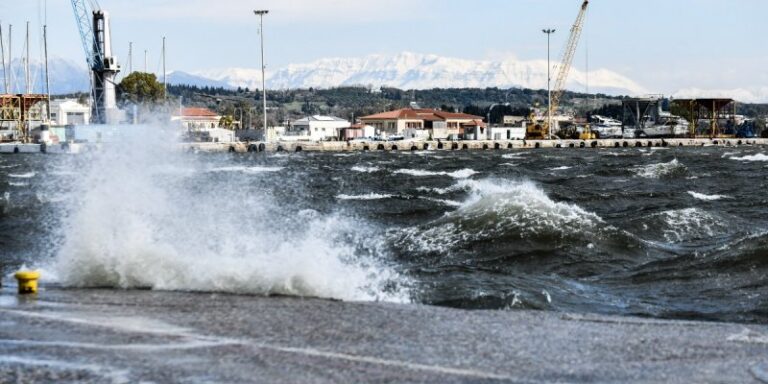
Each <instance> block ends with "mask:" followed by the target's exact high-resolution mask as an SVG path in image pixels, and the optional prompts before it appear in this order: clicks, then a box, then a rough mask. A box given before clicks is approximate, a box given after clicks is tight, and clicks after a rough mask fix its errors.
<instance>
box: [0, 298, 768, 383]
mask: <svg viewBox="0 0 768 384" xmlns="http://www.w3.org/2000/svg"><path fill="white" fill-rule="evenodd" d="M13 289H14V287H5V288H3V289H2V294H0V382H3V383H5V382H9V383H16V382H34V383H38V382H41V383H45V382H51V383H66V382H78V383H80V382H93V383H102V382H103V383H134V382H156V383H165V382H184V383H221V382H227V383H245V382H291V383H339V382H355V383H360V382H440V383H452V382H513V383H518V382H519V383H531V382H532V383H537V382H638V383H657V382H669V383H691V382H697V383H705V382H728V383H733V382H745V383H750V382H752V383H761V382H766V383H768V327H767V326H762V325H741V324H728V323H703V322H682V321H664V320H650V319H642V318H631V317H609V316H599V315H574V314H565V313H557V312H543V311H466V310H459V309H450V308H439V307H429V306H422V305H397V304H385V303H347V302H338V301H328V300H318V299H300V298H283V297H260V296H236V295H223V294H200V293H179V292H156V291H119V290H64V289H59V288H55V287H45V288H44V289H43V290H42V291H41V292H40V294H38V295H37V296H36V297H19V296H16V295H15V294H14V291H13Z"/></svg>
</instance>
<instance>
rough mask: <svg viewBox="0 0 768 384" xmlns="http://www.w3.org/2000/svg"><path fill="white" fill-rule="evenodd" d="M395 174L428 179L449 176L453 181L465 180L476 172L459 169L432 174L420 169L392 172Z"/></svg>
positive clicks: (432, 172)
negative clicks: (429, 177)
mask: <svg viewBox="0 0 768 384" xmlns="http://www.w3.org/2000/svg"><path fill="white" fill-rule="evenodd" d="M394 173H395V174H400V175H409V176H415V177H428V176H450V177H453V178H454V179H467V178H469V177H472V175H475V174H477V171H475V170H473V169H468V168H466V169H461V170H458V171H454V172H434V171H425V170H422V169H398V170H396V171H395V172H394Z"/></svg>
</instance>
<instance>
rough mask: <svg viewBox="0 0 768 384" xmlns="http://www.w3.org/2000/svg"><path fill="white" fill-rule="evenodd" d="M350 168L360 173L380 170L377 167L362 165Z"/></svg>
mask: <svg viewBox="0 0 768 384" xmlns="http://www.w3.org/2000/svg"><path fill="white" fill-rule="evenodd" d="M352 170H353V171H355V172H360V173H374V172H378V171H380V170H381V168H379V167H362V166H354V167H352Z"/></svg>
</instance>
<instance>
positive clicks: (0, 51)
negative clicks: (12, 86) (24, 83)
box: [0, 23, 8, 94]
mask: <svg viewBox="0 0 768 384" xmlns="http://www.w3.org/2000/svg"><path fill="white" fill-rule="evenodd" d="M0 57H1V58H2V61H3V93H5V94H7V93H8V68H7V67H6V66H5V41H4V40H3V25H2V23H0Z"/></svg>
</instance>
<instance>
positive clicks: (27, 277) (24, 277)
mask: <svg viewBox="0 0 768 384" xmlns="http://www.w3.org/2000/svg"><path fill="white" fill-rule="evenodd" d="M14 276H15V277H16V280H18V281H19V295H26V294H29V293H37V280H38V279H39V278H40V272H37V271H18V272H16V274H15V275H14Z"/></svg>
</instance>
